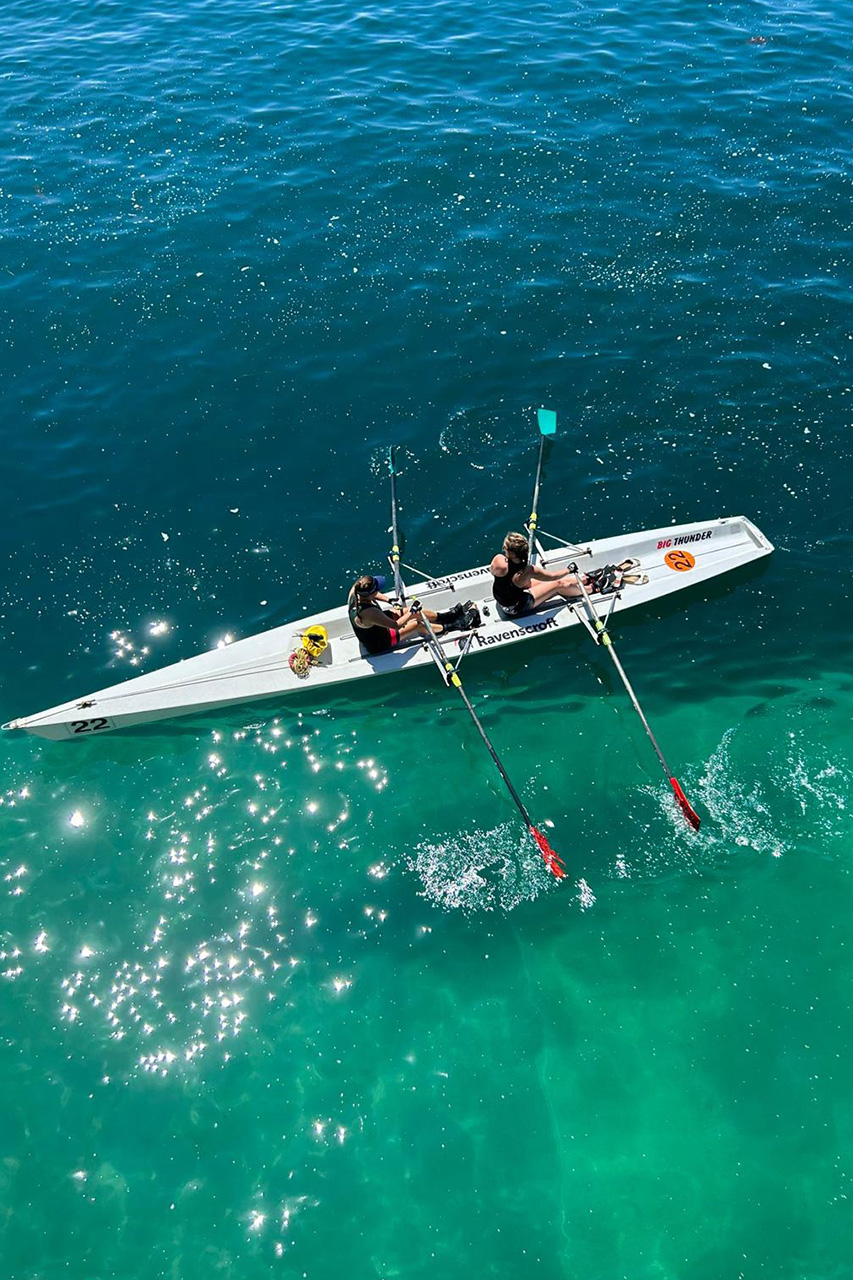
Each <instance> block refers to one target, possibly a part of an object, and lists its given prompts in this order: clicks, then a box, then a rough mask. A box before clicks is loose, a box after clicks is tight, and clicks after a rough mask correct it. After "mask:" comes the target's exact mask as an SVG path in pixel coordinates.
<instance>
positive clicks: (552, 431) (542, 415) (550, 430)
mask: <svg viewBox="0 0 853 1280" xmlns="http://www.w3.org/2000/svg"><path fill="white" fill-rule="evenodd" d="M536 418H537V420H538V422H539V430H540V431H541V432H542V435H543V436H553V435H556V432H557V415H556V413H555V412H554V410H553V409H537V410H536Z"/></svg>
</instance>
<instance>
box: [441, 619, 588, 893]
mask: <svg viewBox="0 0 853 1280" xmlns="http://www.w3.org/2000/svg"><path fill="white" fill-rule="evenodd" d="M420 618H421V621H422V622H423V624H424V626H425V627H426V630H427V635H428V637H429V639H428V645H429V650H430V655H431V657H432V659H433V661H434V662H435V664H436V666H437V667H438V669H439V671H441V673H442V675H443V677H444V680H445V682H446V683H447V684H452V685H453V687H454V689H456V690H457V692H458V693H459V696H460V697H461V699H462V701H463V702H464V703H465V708H466V710H467V712H468V714H469V716H470V717H471V719H472V720H473V721H474V724H475V725H476V726H477V732H478V733H479V735H480V737H481V738H482V739H483V742H484V743H485V744H486V747H487V749H488V752H489V755H490V756H491V757H492V759H493V760H494V762H495V765H496V766H497V770H498V773H499V774H500V775H501V777H502V778H503V780H504V783H505V784H506V789H507V791H508V792H509V794H510V795H511V796H512V798H513V800H514V801H515V803H516V805H517V807H518V810H519V813H520V814H521V816H522V818H523V819H524V822H525V825H526V827H527V830H528V831H529V832H530V834H531V835H532V836H533V839H534V840H535V841H536V844H537V845H538V846H539V851H540V853H541V854H542V857H543V858H544V859H545V865H546V867H547V868H548V870H549V871H550V872H551V873H552V874H553V875H555V876H556V877H557V878H558V879H562V878H563V876H565V874H566V871H565V867H564V866H563V861H562V859H561V857H560V855H559V854H558V853H555V852H554V850H553V849H552V848H551V846H550V844H549V843H548V840H547V838H546V837H545V836H544V835H543V834H542V832H541V831H540V830H539V829H538V828H537V827H534V825H533V822H532V820H531V817H530V814H529V813H528V812H527V809H526V808H525V805H524V801H523V800H522V799H521V796H520V795H519V794H518V792H517V791H516V789H515V787H514V786H513V785H512V782H511V781H510V777H509V774H508V773H507V771H506V769H505V768H504V767H503V765H502V764H501V762H500V759H499V758H498V753H497V751H495V748H494V747H493V746H492V742H491V739H490V738H489V735H488V734H487V733H486V731H485V729H484V728H483V726H482V724H481V723H480V717H479V716H478V715H477V712H476V711H475V710H474V708H473V707H472V705H471V700H470V699H469V697H468V694H467V693H466V692H465V690H464V689H463V687H462V680H461V678H460V676H459V672H458V671H457V670H456V668H455V666H454V665H453V663H452V662H451V661H450V659H449V658H448V657H447V654H446V653H445V652H444V649H443V648H442V646H441V642H440V641H439V639H438V636H437V635H436V634H435V632H434V631H433V629H432V625H431V623H430V620H429V618H428V617H427V616H426V614H425V613H423V612H421V614H420Z"/></svg>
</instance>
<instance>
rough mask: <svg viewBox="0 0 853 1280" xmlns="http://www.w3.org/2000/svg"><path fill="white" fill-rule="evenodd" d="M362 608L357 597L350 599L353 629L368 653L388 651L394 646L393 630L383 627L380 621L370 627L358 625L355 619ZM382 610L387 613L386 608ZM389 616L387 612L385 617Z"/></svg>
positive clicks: (350, 618) (350, 617) (350, 616)
mask: <svg viewBox="0 0 853 1280" xmlns="http://www.w3.org/2000/svg"><path fill="white" fill-rule="evenodd" d="M361 608H362V606H361V605H359V604H358V603H357V602H356V600H355V598H353V599H352V600H351V601H350V605H349V620H350V623H351V625H352V629H353V631H354V632H355V634H356V636H357V637H358V639H359V640H360V641H361V643H362V644H363V645H364V647H365V649H366V650H367V652H368V653H387V652H388V650H389V649H390V648H391V647H392V644H391V642H392V639H393V637H392V635H391V632H390V631H389V630H388V628H387V627H381V626H380V625H379V623H378V622H375V623H374V624H373V625H372V626H370V627H358V626H356V622H355V620H356V618H357V617H358V615H359V614H360V613H361ZM382 612H383V613H385V610H384V609H383V610H382ZM388 616H389V615H388V614H387V613H385V617H386V618H387V617H388Z"/></svg>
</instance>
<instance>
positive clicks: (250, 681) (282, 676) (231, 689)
mask: <svg viewBox="0 0 853 1280" xmlns="http://www.w3.org/2000/svg"><path fill="white" fill-rule="evenodd" d="M539 536H540V537H552V535H546V534H544V533H542V534H540V535H539ZM552 541H554V542H559V543H561V546H560V547H558V548H557V549H556V550H553V551H549V552H547V553H543V554H542V555H541V556H540V561H539V562H540V564H541V565H542V566H544V567H545V568H547V569H558V568H564V567H566V566H568V565H569V564H570V563H571V561H573V560H574V561H576V562H577V563H578V566H579V567H580V568H581V569H582V570H583V571H584V572H586V573H591V572H592V571H593V570H595V569H597V568H600V567H602V566H604V565H607V564H612V563H618V562H620V561H622V560H625V559H627V558H631V557H633V558H635V559H637V560H639V561H640V567H641V570H642V574H643V575H645V576H646V577H647V579H648V580H647V581H646V582H645V583H643V584H642V585H635V586H625V587H623V588H622V589H621V592H620V593H619V594H618V595H617V596H616V597H615V598H614V597H612V596H595V595H593V596H592V597H591V604H592V608H593V609H594V610H595V612H596V615H597V616H601V617H604V616H605V615H610V614H611V613H613V614H615V613H619V612H622V611H623V610H624V609H630V608H633V607H635V606H637V605H641V604H648V603H649V602H650V601H653V600H659V599H662V598H663V597H665V596H669V595H672V594H673V593H674V592H676V591H679V590H682V589H683V588H685V587H689V586H695V585H697V584H699V583H702V582H707V581H708V580H710V579H711V578H716V577H719V576H720V575H721V574H724V573H729V572H730V571H731V570H733V569H738V568H740V567H742V566H743V565H746V564H750V563H752V562H753V561H754V560H759V559H761V558H762V557H763V556H766V555H769V554H770V553H771V552H772V550H773V546H772V545H771V543H770V542H769V541H768V540H767V538H765V537H764V535H763V534H762V533H761V531H760V530H759V529H757V528H756V526H755V525H754V524H753V523H752V522H751V521H750V520H748V519H747V518H746V517H745V516H734V517H724V518H720V519H716V520H709V521H699V522H694V523H691V524H682V525H672V526H669V527H667V528H663V529H650V530H643V531H641V532H638V533H631V534H625V535H621V536H617V537H612V538H603V539H600V540H598V541H595V542H592V543H589V544H581V546H582V550H579V549H578V547H577V546H575V544H569V543H562V540H561V539H557V538H553V537H552ZM395 542H396V539H395ZM566 548H569V549H568V550H567V549H566ZM492 582H493V579H492V576H491V574H490V572H489V568H488V566H486V565H482V566H479V567H478V568H474V569H467V570H463V571H462V572H460V573H452V574H449V575H447V576H446V577H442V578H433V579H426V580H423V581H420V582H418V583H416V584H415V585H414V586H410V587H409V588H408V593H409V596H410V597H412V596H416V597H417V598H418V599H420V600H421V601H422V602H423V603H424V604H425V605H427V606H428V607H429V608H430V609H435V610H443V609H447V608H448V607H450V606H452V605H453V604H455V603H456V602H458V601H460V600H472V601H474V603H475V604H477V605H478V607H479V609H480V614H481V617H482V624H481V625H480V626H478V627H476V628H474V629H473V630H471V631H468V632H462V633H459V632H454V633H451V634H450V635H447V636H445V637H442V639H443V642H444V644H445V647H446V648H450V644H451V642H452V645H453V648H454V650H455V652H456V654H457V655H461V654H464V655H473V654H477V653H483V652H486V651H490V650H493V649H498V648H503V647H505V646H507V645H513V644H519V643H523V642H525V641H529V640H533V639H535V638H536V637H538V636H541V635H546V634H548V633H549V632H556V631H560V630H563V629H565V628H567V627H571V626H575V625H577V624H578V623H580V622H583V621H584V617H583V614H582V612H580V611H579V610H578V609H577V608H575V607H572V605H571V604H569V603H567V602H566V601H563V600H560V599H551V600H548V601H547V603H546V604H544V605H543V606H542V607H541V608H539V609H538V610H535V611H534V612H531V613H529V614H525V615H524V616H522V617H519V618H512V619H510V618H507V617H506V616H504V615H503V614H502V612H501V610H500V607H499V605H498V604H497V603H496V602H495V601H494V600H493V599H492ZM317 627H322V628H324V630H325V636H326V638H327V641H328V643H327V644H326V646H325V648H323V650H322V652H321V653H320V654H319V656H318V657H317V658H316V659H315V660H313V661H312V662H311V663H310V664H307V665H306V666H305V668H304V670H305V671H306V672H307V674H304V675H302V676H300V675H299V674H297V673H296V672H295V671H294V670H293V668H292V666H291V662H290V657H291V655H292V654H293V653H294V652H298V651H299V650H300V649H301V647H302V645H303V637H305V635H306V633H307V632H310V631H311V630H312V629H315V628H317ZM432 661H433V656H432V654H431V652H430V646H429V644H428V643H426V642H424V640H422V639H420V638H418V639H415V640H413V641H411V642H409V643H407V644H404V645H401V646H400V647H399V648H396V649H393V650H391V651H390V652H389V653H383V654H380V655H371V654H368V653H367V652H366V651H365V650H364V648H363V646H362V645H361V644H360V643H359V641H358V639H357V637H356V636H355V635H354V634H353V631H352V629H351V626H350V622H349V618H348V614H347V607H346V605H341V606H339V607H337V608H334V609H329V610H327V611H326V612H324V613H318V614H313V615H311V616H310V617H308V618H302V619H300V620H299V621H297V622H292V623H287V624H285V625H284V626H281V627H274V628H272V629H271V630H269V631H264V632H261V633H260V634H258V635H255V636H250V637H248V638H247V639H245V640H239V641H237V642H236V643H234V644H231V645H229V646H227V647H226V648H222V649H219V648H217V649H213V650H211V651H210V652H208V653H203V654H200V655H198V656H197V657H194V658H188V659H186V660H185V661H183V662H177V663H174V664H173V665H171V666H168V667H164V668H162V669H160V670H159V671H151V672H148V673H146V674H145V675H141V676H136V677H135V678H134V679H131V680H126V681H124V682H122V683H120V684H116V685H111V686H109V687H108V688H106V689H101V690H99V691H98V692H97V693H92V694H89V695H88V696H87V697H81V698H77V699H75V700H73V701H70V702H65V703H62V704H61V705H59V706H56V707H50V708H49V709H48V710H46V711H41V712H39V713H38V714H36V715H32V716H25V717H22V718H20V719H17V720H12V721H11V722H10V723H8V724H5V725H3V728H4V729H6V730H24V731H26V732H27V733H33V734H37V735H38V736H40V737H42V738H50V739H59V740H62V739H66V738H83V739H86V738H89V737H91V736H92V735H93V734H98V733H104V732H107V731H109V730H111V729H124V728H130V727H132V726H134V725H142V724H151V723H154V722H156V721H160V720H169V719H172V718H174V717H177V716H186V715H190V714H197V713H201V712H209V711H215V710H218V709H219V708H222V707H228V706H232V705H234V704H238V703H244V702H256V701H261V700H270V699H275V698H279V697H287V696H288V695H290V694H295V693H303V692H306V691H308V690H311V691H313V692H315V694H316V695H317V697H318V700H320V699H321V698H322V696H323V691H324V690H326V689H327V688H331V687H332V686H335V685H341V684H348V683H349V682H350V681H354V680H365V679H368V678H372V677H375V676H382V675H392V674H396V673H399V672H401V671H406V670H410V669H419V668H421V667H425V666H429V665H430V663H431V662H432ZM297 669H298V668H297Z"/></svg>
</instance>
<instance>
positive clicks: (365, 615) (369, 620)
mask: <svg viewBox="0 0 853 1280" xmlns="http://www.w3.org/2000/svg"><path fill="white" fill-rule="evenodd" d="M359 622H360V624H361V626H363V627H387V628H388V630H389V631H393V630H394V629H395V628H396V627H398V626H399V625H400V619H399V618H389V617H388V615H387V614H386V613H383V612H382V610H381V609H377V608H376V606H375V605H369V606H368V608H366V609H362V611H361V613H360V614H359Z"/></svg>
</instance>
